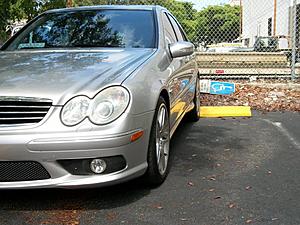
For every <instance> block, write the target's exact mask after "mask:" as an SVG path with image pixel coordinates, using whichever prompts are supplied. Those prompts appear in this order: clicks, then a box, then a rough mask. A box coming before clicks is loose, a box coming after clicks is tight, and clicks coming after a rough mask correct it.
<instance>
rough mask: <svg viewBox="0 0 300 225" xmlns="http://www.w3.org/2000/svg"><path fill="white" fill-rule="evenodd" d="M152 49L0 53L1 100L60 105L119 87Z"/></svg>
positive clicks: (148, 55) (149, 54)
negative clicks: (29, 99)
mask: <svg viewBox="0 0 300 225" xmlns="http://www.w3.org/2000/svg"><path fill="white" fill-rule="evenodd" d="M153 52H154V49H107V50H68V51H59V50H56V51H55V50H53V51H49V50H48V51H37V50H34V51H19V52H18V51H15V52H5V51H3V52H0V96H24V97H41V98H49V99H52V100H53V104H54V105H62V104H64V103H65V102H66V101H67V100H68V99H69V98H71V97H73V96H76V95H82V94H83V95H87V96H89V97H93V96H94V95H95V94H96V93H97V92H98V91H99V90H100V89H101V88H103V87H105V86H108V85H118V84H121V83H122V81H123V80H124V79H125V78H126V77H128V76H129V75H130V74H131V73H132V72H133V71H134V70H135V69H136V68H137V67H138V66H140V65H141V64H142V63H143V62H145V60H147V58H149V57H150V56H151V55H152V54H153Z"/></svg>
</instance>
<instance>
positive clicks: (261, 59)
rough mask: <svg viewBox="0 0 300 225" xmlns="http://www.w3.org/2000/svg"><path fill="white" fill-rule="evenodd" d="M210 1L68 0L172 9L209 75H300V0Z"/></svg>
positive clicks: (71, 0)
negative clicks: (208, 2) (218, 2)
mask: <svg viewBox="0 0 300 225" xmlns="http://www.w3.org/2000/svg"><path fill="white" fill-rule="evenodd" d="M56 1H58V0H56ZM62 1H64V0H62ZM193 2H194V3H195V4H193ZM204 2H207V1H201V0H191V2H189V1H188V0H185V1H184V0H182V1H181V0H68V1H67V4H68V5H73V6H82V5H95V4H97V5H101V4H103V5H109V4H135V5H136V4H140V5H161V6H163V7H166V8H167V9H169V10H170V11H171V12H172V13H173V15H174V16H175V17H176V18H177V19H178V21H179V22H180V23H181V25H182V26H183V28H184V30H185V31H186V33H187V36H188V37H189V39H190V41H192V42H193V43H194V44H195V46H196V48H197V58H198V63H199V71H200V74H201V75H202V77H203V78H222V79H228V78H230V79H236V78H238V79H240V78H247V79H252V80H255V79H257V78H272V79H280V78H283V79H292V80H297V79H298V78H299V74H300V63H299V64H298V61H300V54H299V51H298V49H299V46H300V0H264V1H261V0H220V2H222V4H220V5H213V6H212V5H205V4H204ZM63 5H66V4H65V3H63Z"/></svg>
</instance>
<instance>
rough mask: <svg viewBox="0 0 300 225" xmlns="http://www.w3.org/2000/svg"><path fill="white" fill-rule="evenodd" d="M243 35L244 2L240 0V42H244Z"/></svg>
mask: <svg viewBox="0 0 300 225" xmlns="http://www.w3.org/2000/svg"><path fill="white" fill-rule="evenodd" d="M242 34H243V4H242V0H240V42H242Z"/></svg>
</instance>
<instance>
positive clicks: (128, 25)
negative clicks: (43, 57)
mask: <svg viewBox="0 0 300 225" xmlns="http://www.w3.org/2000/svg"><path fill="white" fill-rule="evenodd" d="M153 17H154V16H153V12H152V11H146V10H145V11H144V10H87V11H73V12H61V13H48V14H45V15H43V16H41V17H40V18H39V19H37V20H36V21H35V22H34V23H32V24H31V25H30V26H28V27H27V28H26V29H25V30H24V31H23V32H21V33H20V34H19V35H18V36H17V37H15V38H14V40H13V41H12V42H11V43H10V44H9V45H8V46H7V47H6V49H5V50H21V49H43V48H72V47H119V48H120V47H121V48H155V40H156V38H155V24H154V19H153Z"/></svg>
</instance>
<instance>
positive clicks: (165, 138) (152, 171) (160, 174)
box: [145, 97, 170, 185]
mask: <svg viewBox="0 0 300 225" xmlns="http://www.w3.org/2000/svg"><path fill="white" fill-rule="evenodd" d="M169 151H170V121H169V110H168V107H167V104H166V102H165V100H164V99H163V98H162V97H160V98H159V100H158V103H157V107H156V110H155V114H154V119H153V122H152V127H151V134H150V141H149V148H148V157H147V161H148V169H147V172H146V174H145V178H146V182H147V183H148V184H150V185H160V184H162V183H163V182H164V180H165V179H166V177H167V174H168V172H169Z"/></svg>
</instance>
